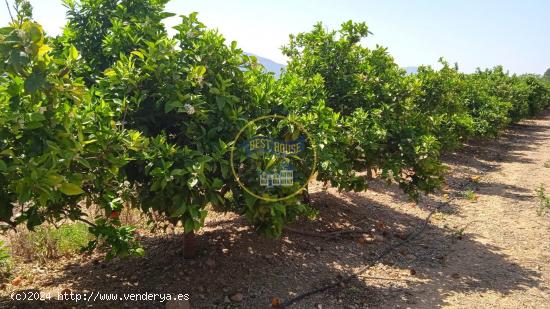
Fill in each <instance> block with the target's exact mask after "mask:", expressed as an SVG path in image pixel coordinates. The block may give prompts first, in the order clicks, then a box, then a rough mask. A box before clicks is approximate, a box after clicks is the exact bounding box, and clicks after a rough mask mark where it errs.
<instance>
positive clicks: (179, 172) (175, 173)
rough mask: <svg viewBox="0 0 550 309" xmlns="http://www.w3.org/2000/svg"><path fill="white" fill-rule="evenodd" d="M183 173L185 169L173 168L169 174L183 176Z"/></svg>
mask: <svg viewBox="0 0 550 309" xmlns="http://www.w3.org/2000/svg"><path fill="white" fill-rule="evenodd" d="M185 173H186V172H185V170H183V169H179V168H177V169H175V170H172V172H171V173H170V176H183V175H185Z"/></svg>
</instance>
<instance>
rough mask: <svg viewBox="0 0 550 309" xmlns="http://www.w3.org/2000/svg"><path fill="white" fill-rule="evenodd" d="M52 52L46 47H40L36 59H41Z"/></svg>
mask: <svg viewBox="0 0 550 309" xmlns="http://www.w3.org/2000/svg"><path fill="white" fill-rule="evenodd" d="M51 50H52V48H51V47H49V46H48V45H42V46H40V48H39V49H38V57H43V56H44V55H45V54H47V53H49V52H50V51H51Z"/></svg>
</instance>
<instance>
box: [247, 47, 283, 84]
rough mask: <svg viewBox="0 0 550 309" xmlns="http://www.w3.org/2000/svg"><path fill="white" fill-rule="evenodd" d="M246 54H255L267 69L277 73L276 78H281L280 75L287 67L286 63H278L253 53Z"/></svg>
mask: <svg viewBox="0 0 550 309" xmlns="http://www.w3.org/2000/svg"><path fill="white" fill-rule="evenodd" d="M246 54H247V55H249V56H254V57H256V58H258V62H259V63H260V64H261V65H263V66H264V67H265V69H266V71H268V72H273V73H275V77H276V78H279V76H280V75H281V70H282V69H283V68H285V67H286V65H284V64H281V63H277V62H275V61H273V60H271V59H267V58H264V57H260V56H258V55H255V54H253V53H246Z"/></svg>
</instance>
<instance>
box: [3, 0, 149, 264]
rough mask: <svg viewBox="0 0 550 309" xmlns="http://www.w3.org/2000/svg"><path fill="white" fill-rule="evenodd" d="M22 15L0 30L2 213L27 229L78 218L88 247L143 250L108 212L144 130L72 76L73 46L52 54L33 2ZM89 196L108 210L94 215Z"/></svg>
mask: <svg viewBox="0 0 550 309" xmlns="http://www.w3.org/2000/svg"><path fill="white" fill-rule="evenodd" d="M18 4H21V3H20V2H18ZM23 4H24V3H23ZM21 8H25V7H21ZM17 14H18V15H17V20H14V21H12V23H10V25H9V26H8V27H5V28H2V29H0V50H1V53H0V110H1V112H0V124H1V126H0V220H1V221H3V222H4V223H7V224H8V225H9V226H12V227H15V226H17V225H18V224H26V225H27V227H28V228H29V229H33V228H34V227H35V226H37V225H39V224H42V223H43V222H46V221H49V222H56V221H60V220H63V219H71V220H80V221H84V222H86V223H88V224H90V226H91V228H90V230H91V232H92V233H93V234H94V235H95V236H96V239H95V240H93V241H92V242H91V243H90V248H93V247H95V246H96V245H97V244H98V243H99V242H104V241H106V242H107V243H108V244H110V245H111V250H110V251H109V255H111V256H112V255H126V254H141V253H142V252H143V251H142V249H141V248H140V247H139V246H138V244H137V243H135V242H134V241H133V237H132V228H130V227H124V226H120V221H119V220H118V219H117V218H110V217H109V214H110V213H111V212H112V211H113V210H114V209H117V208H119V207H120V205H121V204H122V201H123V200H125V199H127V197H128V188H127V186H125V184H124V181H123V178H122V177H120V173H119V170H120V169H121V168H122V167H123V166H124V165H126V164H127V163H128V162H129V161H130V160H131V157H130V156H129V153H128V149H130V148H134V147H137V145H138V144H139V143H140V141H139V134H136V133H132V132H128V131H126V130H124V129H121V128H120V127H118V126H117V125H116V122H115V121H116V119H115V115H116V110H114V109H112V108H111V106H110V105H109V104H106V102H104V101H102V100H96V98H95V96H94V94H93V92H92V91H89V90H88V89H87V88H86V87H85V86H84V85H83V82H82V80H80V79H75V78H74V77H73V75H72V73H71V71H72V69H73V68H74V66H75V65H76V63H77V61H78V58H79V54H78V52H77V50H76V49H75V48H74V46H67V48H65V49H64V50H63V51H60V52H59V55H60V57H55V56H53V55H52V48H51V47H50V46H49V45H48V44H47V41H48V39H47V38H45V37H44V32H43V30H42V27H41V26H40V25H39V24H37V23H35V22H33V21H32V20H31V18H30V7H26V10H17ZM92 203H93V204H95V205H97V206H98V207H100V208H101V209H103V210H104V211H103V214H101V215H99V216H96V217H93V218H90V217H89V216H88V214H87V212H86V211H85V206H84V205H89V204H92Z"/></svg>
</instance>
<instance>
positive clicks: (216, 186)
mask: <svg viewBox="0 0 550 309" xmlns="http://www.w3.org/2000/svg"><path fill="white" fill-rule="evenodd" d="M222 186H223V180H221V179H219V178H214V181H212V188H213V189H214V190H219V189H221V187H222Z"/></svg>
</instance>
